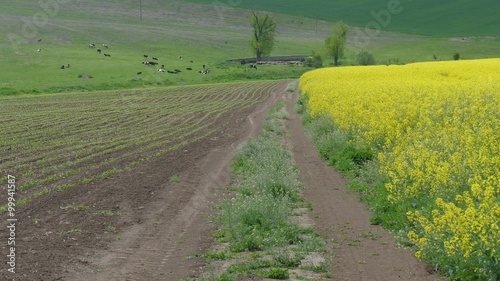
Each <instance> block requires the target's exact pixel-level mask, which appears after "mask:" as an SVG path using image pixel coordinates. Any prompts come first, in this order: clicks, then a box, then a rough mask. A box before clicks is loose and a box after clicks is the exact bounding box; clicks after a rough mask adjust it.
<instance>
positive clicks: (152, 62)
mask: <svg viewBox="0 0 500 281" xmlns="http://www.w3.org/2000/svg"><path fill="white" fill-rule="evenodd" d="M41 41H42V39H38V43H40V42H41ZM88 47H89V49H95V50H96V51H97V53H98V54H103V55H104V56H105V57H111V54H109V53H107V52H106V53H103V50H108V49H109V46H108V45H107V44H101V46H100V47H97V45H96V44H95V43H89V45H88ZM41 51H42V49H41V48H39V49H37V52H41ZM143 57H144V58H145V59H148V58H149V55H146V54H144V55H143ZM178 59H179V60H182V59H183V56H179V57H178ZM189 62H190V63H191V64H193V63H194V61H193V60H190V61H189ZM142 64H143V65H144V66H153V67H156V66H157V65H159V62H158V58H157V57H151V60H147V61H143V62H142ZM241 64H242V65H243V64H245V62H244V61H242V62H241ZM70 67H71V66H70V64H69V63H68V64H63V65H61V66H60V67H59V68H60V69H68V68H70ZM250 68H253V69H257V66H256V65H255V64H250ZM186 70H187V71H193V68H192V67H186ZM157 71H158V72H159V73H165V72H166V73H171V74H179V73H181V72H182V71H181V70H180V69H177V68H176V69H174V70H165V65H164V64H162V65H161V67H160V68H158V69H157ZM198 73H200V74H209V73H210V69H209V68H207V66H206V65H203V66H202V69H201V70H199V71H198ZM141 74H142V71H139V72H137V75H141Z"/></svg>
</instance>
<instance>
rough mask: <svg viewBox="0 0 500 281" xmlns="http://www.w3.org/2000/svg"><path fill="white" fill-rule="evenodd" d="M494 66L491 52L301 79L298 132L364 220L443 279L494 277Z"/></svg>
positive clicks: (498, 247)
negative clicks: (342, 178) (303, 131)
mask: <svg viewBox="0 0 500 281" xmlns="http://www.w3.org/2000/svg"><path fill="white" fill-rule="evenodd" d="M499 69H500V60H498V59H490V60H476V61H450V62H434V63H419V64H412V65H406V66H392V67H386V66H378V67H370V68H365V67H349V68H342V69H340V68H335V69H334V68H331V69H322V70H316V71H313V72H309V73H307V74H305V75H304V76H303V77H302V78H301V81H300V88H301V91H302V97H301V99H300V101H299V108H300V111H301V113H302V114H303V117H304V124H305V126H306V128H307V130H308V131H309V132H310V134H311V135H312V136H313V139H314V142H315V143H316V145H317V147H318V150H319V153H320V154H321V156H322V157H323V158H324V159H326V161H328V163H329V164H331V165H332V166H334V167H335V168H336V169H337V170H339V171H341V172H343V173H344V174H345V175H346V176H347V177H348V178H349V179H350V184H349V186H350V188H351V189H352V190H356V191H359V192H360V193H361V195H362V200H365V201H367V202H368V203H369V204H370V206H371V208H372V210H373V212H374V214H373V218H372V223H374V224H382V225H383V226H384V227H386V228H387V229H389V230H391V231H393V233H394V234H395V235H396V236H397V238H398V239H399V242H400V243H401V245H403V246H409V247H412V249H413V250H414V254H415V256H416V257H418V258H420V259H422V260H424V261H426V262H427V263H428V264H429V265H431V266H432V267H433V268H434V269H435V270H438V271H439V272H441V273H442V274H444V275H447V276H449V277H451V278H452V280H489V281H492V280H498V279H499V278H500V267H499V264H500V241H499V240H498V237H500V223H499V220H498V218H499V217H500V201H499V198H500V188H499V186H500V185H499V184H498V183H499V176H500V170H499V165H498V163H500V162H499V161H500V158H499V155H500V154H499V150H498V148H499V147H500V134H499V131H498V120H500V116H499V112H500V111H499V109H500V104H499V98H498V89H499V87H500V85H499V83H498V81H500V73H499V71H498V70H499ZM332 77H335V79H333V78H332Z"/></svg>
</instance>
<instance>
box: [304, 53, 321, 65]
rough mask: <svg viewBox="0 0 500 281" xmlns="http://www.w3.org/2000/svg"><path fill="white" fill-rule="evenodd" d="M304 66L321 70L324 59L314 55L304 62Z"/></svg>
mask: <svg viewBox="0 0 500 281" xmlns="http://www.w3.org/2000/svg"><path fill="white" fill-rule="evenodd" d="M304 65H305V66H308V67H314V68H320V67H323V58H321V55H320V54H317V53H314V52H313V54H312V56H310V57H308V58H306V59H305V61H304Z"/></svg>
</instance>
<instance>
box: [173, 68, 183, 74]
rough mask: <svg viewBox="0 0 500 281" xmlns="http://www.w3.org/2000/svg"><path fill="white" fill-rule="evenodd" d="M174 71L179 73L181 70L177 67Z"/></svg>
mask: <svg viewBox="0 0 500 281" xmlns="http://www.w3.org/2000/svg"><path fill="white" fill-rule="evenodd" d="M174 71H175V73H180V72H182V71H180V70H179V69H174Z"/></svg>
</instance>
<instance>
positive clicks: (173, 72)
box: [167, 70, 175, 74]
mask: <svg viewBox="0 0 500 281" xmlns="http://www.w3.org/2000/svg"><path fill="white" fill-rule="evenodd" d="M167 72H168V73H172V74H175V71H172V70H167Z"/></svg>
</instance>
